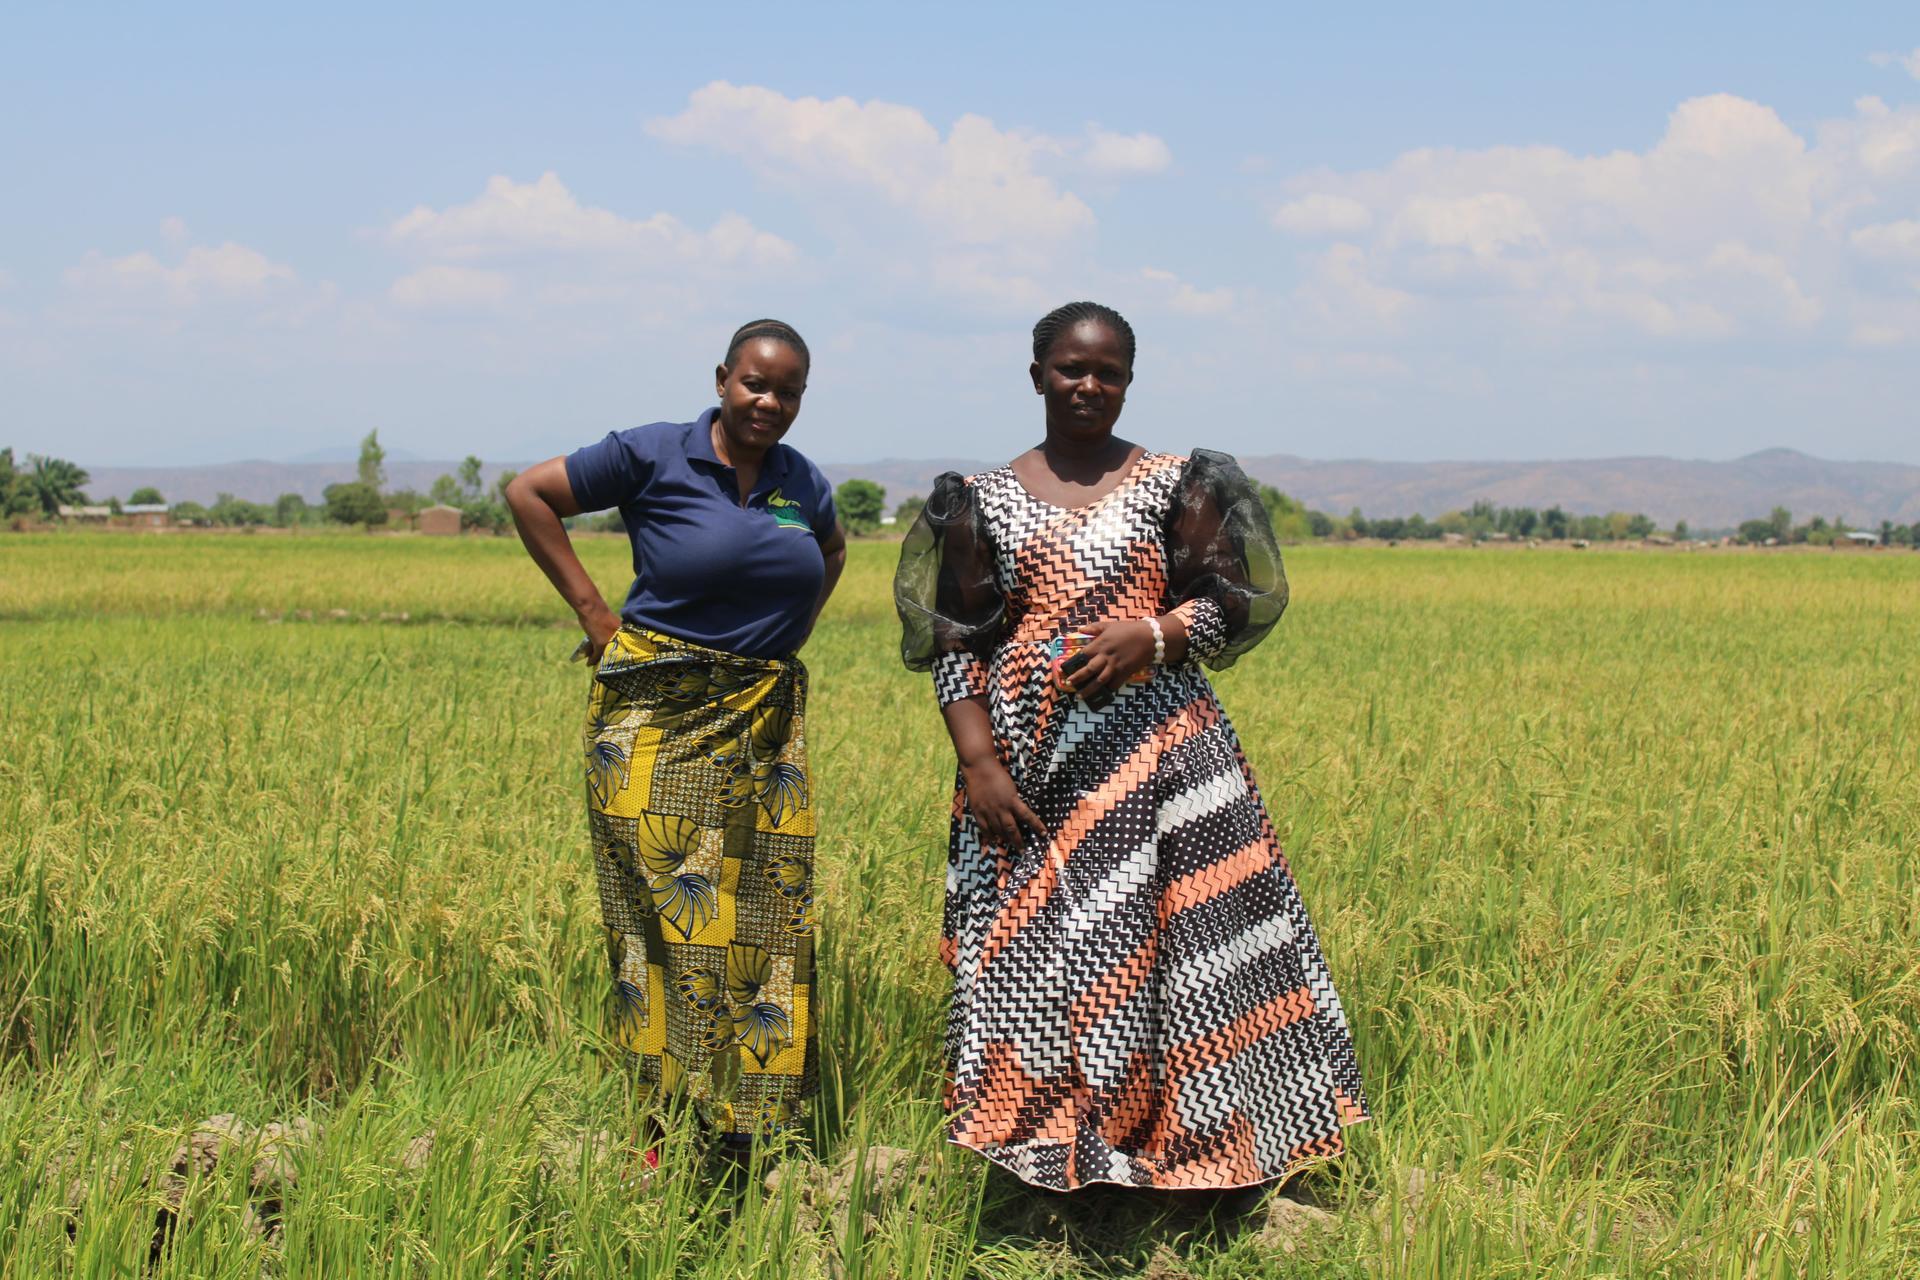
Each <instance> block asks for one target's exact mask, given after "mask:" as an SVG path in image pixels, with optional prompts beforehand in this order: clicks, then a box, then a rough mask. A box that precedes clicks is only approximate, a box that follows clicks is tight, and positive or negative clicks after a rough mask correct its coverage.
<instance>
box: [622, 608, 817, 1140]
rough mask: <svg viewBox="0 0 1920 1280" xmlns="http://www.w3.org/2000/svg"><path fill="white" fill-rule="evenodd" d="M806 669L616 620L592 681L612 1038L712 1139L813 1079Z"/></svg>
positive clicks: (760, 1115)
mask: <svg viewBox="0 0 1920 1280" xmlns="http://www.w3.org/2000/svg"><path fill="white" fill-rule="evenodd" d="M806 705H807V670H806V668H805V667H804V666H802V665H801V663H800V661H799V660H798V659H797V658H792V657H788V658H783V659H762V658H744V657H740V656H739V655H737V654H731V653H725V652H722V651H720V650H717V649H707V648H703V647H701V646H699V645H696V644H692V643H689V642H688V641H685V640H680V639H676V638H675V637H672V636H667V635H662V634H660V633H659V632H655V631H648V630H645V629H642V628H638V627H633V626H627V627H623V628H621V630H620V631H619V632H618V634H616V635H615V636H614V638H613V640H612V641H611V642H610V643H609V644H608V645H607V647H606V651H605V652H604V653H603V654H602V655H601V657H600V662H599V664H598V666H597V667H595V669H594V673H593V694H592V698H591V700H590V702H589V705H588V714H587V732H586V757H587V758H586V773H587V819H588V822H589V825H590V826H591V828H592V833H593V860H594V868H595V871H596V873H597V877H598V879H599V885H600V909H601V919H602V922H603V923H604V924H605V926H606V932H607V958H608V961H609V963H610V965H611V966H612V970H613V993H612V998H611V1009H612V1014H611V1020H610V1021H611V1027H612V1032H613V1037H614V1038H615V1039H616V1040H617V1041H618V1042H619V1043H620V1044H621V1045H622V1046H623V1047H624V1048H625V1049H626V1050H627V1051H628V1052H629V1053H631V1054H632V1055H633V1059H634V1063H635V1068H636V1070H637V1073H638V1075H639V1077H640V1079H641V1080H642V1081H643V1082H646V1083H649V1084H651V1085H653V1086H655V1087H656V1088H657V1089H659V1090H662V1091H663V1092H664V1093H666V1094H667V1095H669V1096H675V1097H684V1098H685V1099H687V1100H688V1101H690V1102H691V1103H692V1104H693V1105H694V1107H695V1108H696V1110H697V1111H698V1112H699V1114H700V1115H701V1116H702V1118H703V1119H705V1120H706V1121H707V1123H708V1124H709V1125H711V1126H712V1127H713V1128H714V1129H715V1130H717V1131H718V1132H719V1133H720V1134H721V1135H722V1136H723V1137H729V1138H734V1139H743V1138H747V1137H751V1136H755V1135H765V1134H769V1133H772V1132H775V1131H778V1130H780V1129H782V1128H785V1127H788V1126H790V1125H792V1124H793V1123H795V1122H796V1121H797V1120H798V1119H799V1117H800V1112H801V1100H802V1099H804V1098H806V1097H808V1096H810V1095H811V1094H812V1093H813V1092H814V1090H815V1087H816V1084H817V1078H818V1061H819V1055H818V1052H817V1049H816V1038H815V1035H814V1026H813V983H814V977H813V974H814V969H813V938H814V914H813V836H814V823H813V804H812V802H813V788H812V779H811V776H810V774H809V772H808V769H807V735H806Z"/></svg>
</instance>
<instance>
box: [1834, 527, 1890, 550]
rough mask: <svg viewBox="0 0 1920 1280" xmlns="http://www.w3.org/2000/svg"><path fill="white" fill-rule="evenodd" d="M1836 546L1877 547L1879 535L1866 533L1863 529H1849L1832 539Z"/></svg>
mask: <svg viewBox="0 0 1920 1280" xmlns="http://www.w3.org/2000/svg"><path fill="white" fill-rule="evenodd" d="M1833 545H1834V546H1836V547H1877V546H1879V545H1880V535H1879V534H1877V533H1868V532H1867V531H1866V530H1865V529H1849V530H1847V532H1845V533H1843V534H1841V535H1840V536H1839V537H1837V538H1835V539H1834V540H1833Z"/></svg>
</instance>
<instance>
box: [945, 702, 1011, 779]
mask: <svg viewBox="0 0 1920 1280" xmlns="http://www.w3.org/2000/svg"><path fill="white" fill-rule="evenodd" d="M940 716H941V719H943V720H945V721H946V722H947V736H948V737H949V738H951V739H953V754H954V755H955V756H956V757H957V758H958V759H959V761H960V767H961V769H963V770H964V769H971V768H976V767H978V766H980V765H983V764H997V763H999V761H1000V753H999V752H998V751H996V750H995V749H994V746H993V717H992V716H991V715H990V714H988V712H987V700H986V698H984V697H979V696H976V697H972V698H956V699H955V700H954V701H952V702H949V703H948V704H947V705H946V706H944V707H942V708H940Z"/></svg>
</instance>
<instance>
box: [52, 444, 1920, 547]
mask: <svg viewBox="0 0 1920 1280" xmlns="http://www.w3.org/2000/svg"><path fill="white" fill-rule="evenodd" d="M1240 463H1241V465H1242V466H1243V467H1245V468H1246V470H1247V473H1248V474H1249V475H1251V476H1253V477H1254V478H1255V479H1257V480H1260V481H1263V482H1265V483H1267V484H1270V485H1273V486H1275V487H1276V488H1279V489H1282V490H1284V491H1285V492H1287V493H1289V494H1291V495H1293V496H1294V497H1295V498H1298V499H1299V500H1300V501H1302V502H1304V503H1306V504H1307V505H1308V506H1310V507H1315V508H1318V509H1319V510H1322V511H1326V512H1329V513H1331V514H1334V515H1345V514H1346V513H1347V512H1348V511H1350V510H1352V509H1353V508H1355V507H1358V508H1360V510H1362V511H1364V512H1366V513H1367V514H1368V515H1377V516H1405V515H1412V514H1414V513H1415V512H1419V513H1420V514H1422V515H1425V516H1428V517H1433V516H1438V515H1441V514H1442V513H1444V512H1447V511H1454V510H1461V509H1464V508H1466V507H1469V506H1471V505H1472V504H1473V503H1474V502H1476V501H1478V500H1480V499H1483V498H1484V499H1486V500H1487V501H1489V502H1492V503H1493V504H1494V505H1496V506H1508V507H1519V506H1529V507H1549V506H1552V505H1554V504H1555V503H1558V504H1559V505H1560V506H1562V507H1564V508H1565V509H1566V510H1567V511H1569V512H1572V513H1573V514H1575V515H1584V514H1588V513H1601V512H1607V511H1643V512H1645V513H1646V514H1647V515H1649V516H1651V517H1653V519H1655V520H1657V521H1659V522H1660V523H1661V524H1663V525H1667V524H1672V523H1673V522H1674V521H1676V520H1685V521H1687V522H1688V523H1690V524H1691V525H1693V527H1694V528H1696V529H1723V528H1730V527H1732V526H1733V525H1736V524H1738V523H1739V522H1740V521H1742V520H1749V519H1753V518H1755V517H1761V516H1765V515H1766V514H1767V513H1768V512H1769V511H1771V510H1772V509H1773V508H1774V507H1776V506H1780V507H1786V508H1787V509H1788V510H1789V511H1791V512H1793V514H1794V517H1795V519H1799V520H1804V519H1806V518H1807V517H1809V516H1812V515H1816V514H1818V515H1824V516H1827V517H1828V518H1832V517H1835V516H1838V517H1840V518H1842V519H1844V520H1846V521H1847V523H1849V524H1852V525H1855V526H1866V525H1877V524H1879V522H1880V521H1881V520H1893V521H1895V522H1896V523H1901V524H1911V523H1913V522H1914V521H1916V520H1920V467H1916V466H1906V465H1903V464H1900V463H1890V462H1832V461H1829V460H1827V459H1824V458H1814V457H1809V456H1808V455H1807V454H1804V453H1800V452H1798V451H1796V450H1793V449H1765V450H1762V451H1761V452H1759V453H1752V454H1748V455H1747V456H1746V457H1744V458H1735V459H1733V460H1732V461H1730V462H1707V461H1699V460H1692V459H1680V458H1591V459H1579V460H1575V461H1570V462H1367V461H1360V460H1342V461H1318V460H1315V459H1311V458H1298V457H1294V456H1292V455H1290V454H1265V455H1259V456H1247V457H1243V458H1242V459H1241V460H1240ZM517 465H524V464H506V465H505V466H502V465H498V464H495V465H489V466H488V467H487V468H486V472H485V475H486V481H487V483H489V484H491V483H492V482H493V478H494V477H495V476H496V475H498V474H499V473H500V472H501V471H502V470H505V469H510V468H512V467H514V466H517ZM992 465H996V464H993V463H985V462H973V461H966V460H962V459H957V458H937V459H931V460H925V461H920V460H904V459H897V458H889V459H883V460H881V461H878V462H865V463H822V464H821V470H823V471H825V472H826V473H827V477H828V478H829V479H830V480H832V481H833V482H834V483H835V484H839V483H840V482H841V481H843V480H848V479H851V478H853V477H855V476H859V477H863V478H865V479H868V480H873V481H875V482H877V483H878V484H880V485H881V486H883V487H884V488H885V489H886V491H887V501H888V505H889V506H891V505H892V504H894V503H896V502H898V501H899V500H900V499H902V498H904V497H907V496H908V495H910V494H924V493H926V492H927V491H928V489H929V488H931V487H932V483H933V478H934V477H935V476H937V475H939V474H940V473H941V472H943V471H959V472H962V473H967V472H973V471H980V470H984V469H986V468H987V467H989V466H992ZM455 466H456V464H455V463H453V462H434V461H413V460H401V461H395V460H391V459H390V460H389V461H388V463H387V480H388V484H389V485H390V486H391V487H393V488H396V489H399V488H410V489H417V490H419V491H420V492H422V493H425V492H426V491H427V489H428V488H429V487H430V486H431V485H432V484H433V481H434V478H435V477H437V476H440V475H445V474H448V473H450V472H452V471H453V470H454V468H455ZM88 470H89V471H90V472H91V473H92V477H93V478H92V482H91V483H90V484H89V485H88V486H87V492H88V494H89V495H91V496H92V497H93V498H95V499H96V500H99V501H105V500H106V499H107V498H110V497H117V498H120V499H122V500H125V499H126V498H127V496H128V495H129V494H131V493H132V492H133V491H134V490H135V489H138V488H141V487H143V486H151V487H153V488H156V489H158V490H160V492H161V493H162V494H164V495H165V496H166V499H167V501H169V502H181V501H193V502H211V501H212V500H213V498H214V496H215V495H216V494H219V493H223V492H224V493H231V494H234V495H235V496H237V497H241V498H247V499H250V500H252V501H255V502H271V501H272V500H273V499H274V498H275V497H277V496H278V495H280V494H282V493H297V494H299V495H300V496H301V497H303V498H305V499H306V500H307V501H309V502H318V501H319V500H320V493H321V490H323V489H325V488H326V487H327V486H328V485H330V484H333V483H335V482H337V481H341V480H351V479H353V476H354V465H353V461H352V460H351V459H349V458H343V459H341V460H340V461H337V462H332V461H329V462H228V463H221V464H218V465H215V466H201V467H113V466H96V467H89V468H88Z"/></svg>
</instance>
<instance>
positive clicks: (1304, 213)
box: [1273, 191, 1373, 236]
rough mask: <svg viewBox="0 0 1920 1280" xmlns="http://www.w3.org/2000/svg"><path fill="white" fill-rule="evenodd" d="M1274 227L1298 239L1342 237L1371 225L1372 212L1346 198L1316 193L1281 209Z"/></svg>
mask: <svg viewBox="0 0 1920 1280" xmlns="http://www.w3.org/2000/svg"><path fill="white" fill-rule="evenodd" d="M1273 225H1274V226H1276V227H1278V228H1280V230H1282V231H1286V232H1290V233H1291V234H1293V235H1297V236H1345V235H1352V234H1353V233H1354V232H1356V231H1365V230H1366V229H1367V228H1368V227H1370V226H1372V225H1373V212H1372V211H1371V210H1369V209H1368V208H1367V206H1366V205H1364V204H1362V203H1360V201H1358V200H1355V199H1352V198H1350V197H1348V196H1335V195H1328V194H1327V193H1326V192H1324V191H1316V192H1314V193H1313V194H1311V195H1306V196H1302V197H1300V198H1299V199H1298V200H1295V201H1292V202H1291V203H1288V204H1284V205H1281V206H1280V208H1279V210H1278V211H1277V212H1276V213H1275V214H1274V215H1273Z"/></svg>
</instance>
